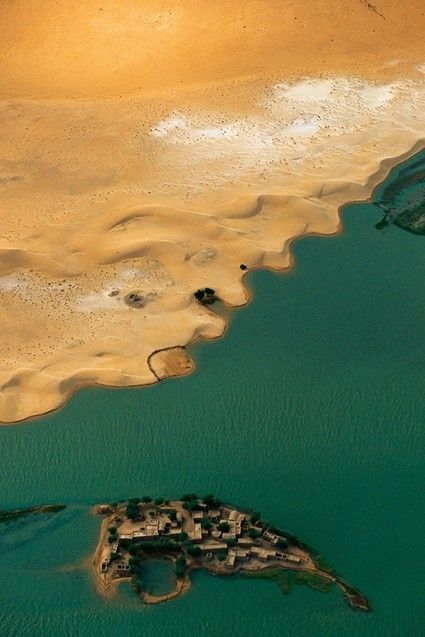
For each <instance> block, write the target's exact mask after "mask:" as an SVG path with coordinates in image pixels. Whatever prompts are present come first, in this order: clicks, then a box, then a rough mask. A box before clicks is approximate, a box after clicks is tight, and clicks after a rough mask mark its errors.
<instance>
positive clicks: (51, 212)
mask: <svg viewBox="0 0 425 637" xmlns="http://www.w3.org/2000/svg"><path fill="white" fill-rule="evenodd" d="M424 14H425V9H424V7H423V2H421V1H420V0H412V1H406V2H404V3H401V2H399V1H397V2H396V1H395V0H385V2H383V0H379V1H378V0H376V2H375V4H371V3H369V2H365V1H363V0H358V1H356V0H333V1H332V2H329V1H328V2H324V1H323V0H318V2H316V3H314V6H312V3H311V2H308V1H306V0H297V1H295V0H293V1H287V2H285V1H283V0H281V1H279V2H278V1H273V0H270V1H267V0H262V1H258V0H257V1H255V0H240V1H236V0H222V1H221V2H218V3H217V2H211V1H209V0H203V1H202V2H200V1H199V2H198V1H196V0H191V2H189V1H186V0H175V1H174V2H171V1H170V0H168V1H160V0H156V1H155V2H153V1H151V0H132V1H131V2H130V1H127V0H121V1H120V2H112V1H109V0H108V1H107V2H103V1H101V2H97V3H95V2H94V1H93V0H82V1H81V2H80V3H77V4H75V3H73V2H70V1H68V0H62V1H61V2H53V1H51V0H38V1H37V2H35V0H27V1H26V2H23V1H21V0H15V1H13V2H8V3H2V6H1V8H0V66H1V73H0V110H1V115H0V128H1V135H0V212H1V227H0V300H1V303H0V320H1V324H2V333H1V349H0V386H1V391H0V421H1V422H4V423H11V422H16V421H20V420H24V419H27V418H30V417H33V416H36V415H39V414H43V413H46V412H48V411H51V410H53V409H56V408H58V407H60V406H61V405H63V403H64V402H65V401H66V399H67V398H68V397H69V396H70V395H71V394H72V393H73V392H74V391H75V390H76V389H77V388H78V387H79V386H82V385H96V384H97V385H109V386H134V385H144V384H150V383H154V382H158V380H160V379H163V378H166V377H168V376H175V375H180V374H184V373H189V372H190V371H191V370H192V369H193V363H192V361H191V360H190V358H189V357H188V355H187V353H186V351H185V349H184V348H185V346H186V345H187V344H189V343H192V342H193V341H195V340H197V339H201V338H217V337H219V336H221V335H222V333H223V331H224V329H225V320H224V318H223V317H222V316H220V315H219V314H217V313H215V312H214V306H212V307H204V306H202V305H201V304H200V303H198V302H197V301H196V299H195V298H194V296H193V294H194V292H195V291H196V290H197V289H199V288H204V287H206V286H208V287H211V288H213V289H214V290H215V291H216V294H217V295H218V297H219V298H220V299H221V300H222V302H223V303H225V304H226V305H228V306H230V307H236V306H240V305H243V304H244V303H246V302H247V301H248V300H249V291H248V290H247V289H246V287H245V286H244V285H243V282H242V277H243V274H244V272H243V271H242V270H241V269H240V265H241V264H245V265H247V266H248V271H249V270H251V269H255V268H263V267H266V268H274V269H284V268H287V267H289V266H290V264H291V252H290V244H291V242H292V241H293V240H294V239H295V238H297V237H300V236H302V235H306V234H311V233H320V234H332V233H335V232H337V231H339V228H340V222H339V214H338V209H339V207H340V206H341V205H342V204H344V203H346V202H347V201H351V200H357V199H365V198H367V197H369V196H370V194H371V191H372V189H373V187H374V185H375V184H376V183H377V182H378V181H379V180H381V179H382V178H383V177H384V176H385V174H386V173H387V171H388V170H389V168H390V167H391V166H392V165H394V164H395V163H397V161H399V160H400V158H401V157H402V156H407V155H408V154H409V153H412V152H414V150H415V149H419V148H420V147H421V146H422V145H423V144H422V140H423V139H424V138H425V43H424V39H423V33H424V28H425V17H424ZM359 258H361V255H359ZM131 294H133V295H136V296H137V299H138V302H137V304H134V303H131V302H129V296H128V295H131ZM130 298H131V297H130ZM133 298H134V296H133Z"/></svg>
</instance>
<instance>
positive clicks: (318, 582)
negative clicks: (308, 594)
mask: <svg viewBox="0 0 425 637" xmlns="http://www.w3.org/2000/svg"><path fill="white" fill-rule="evenodd" d="M294 580H295V583H296V584H303V585H305V586H308V587H309V588H312V589H313V590H315V591H320V592H321V593H328V592H329V591H330V590H332V587H333V585H334V582H333V581H332V580H331V579H328V578H327V577H323V575H319V573H312V572H311V571H297V573H295V577H294Z"/></svg>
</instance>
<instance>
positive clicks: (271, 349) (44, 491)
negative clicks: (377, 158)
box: [0, 154, 425, 637]
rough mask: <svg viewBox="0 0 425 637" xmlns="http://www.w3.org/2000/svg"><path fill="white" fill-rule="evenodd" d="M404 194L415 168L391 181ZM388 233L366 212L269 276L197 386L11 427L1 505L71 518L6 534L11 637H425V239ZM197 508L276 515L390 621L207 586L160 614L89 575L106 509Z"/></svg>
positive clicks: (110, 399) (350, 215) (257, 285)
mask: <svg viewBox="0 0 425 637" xmlns="http://www.w3.org/2000/svg"><path fill="white" fill-rule="evenodd" d="M419 159H420V160H421V161H422V160H423V162H425V154H422V155H421V156H419ZM414 161H416V162H417V161H418V157H416V159H415V160H411V162H410V163H409V162H407V163H406V164H405V165H404V166H403V167H402V169H401V170H402V171H406V170H409V166H412V165H413V162H414ZM423 165H424V164H422V167H423ZM401 176H402V175H401ZM397 179H398V180H400V183H401V182H402V181H403V180H402V179H401V178H400V169H399V171H398V172H396V173H394V174H393V175H392V176H391V177H390V178H389V180H388V181H387V184H388V183H394V182H395V181H396V180H397ZM381 216H382V210H380V209H378V208H377V207H374V206H372V205H370V204H357V205H350V206H347V207H346V209H345V211H344V219H343V221H344V233H343V234H342V235H340V236H338V237H331V238H330V237H329V238H318V237H317V238H316V237H315V238H309V239H306V240H302V241H300V242H298V243H296V245H295V257H296V264H295V267H294V269H293V270H292V271H291V272H290V273H287V274H284V275H273V274H271V273H268V272H255V273H253V274H251V275H249V277H248V279H247V282H248V284H249V285H250V287H251V288H252V289H253V292H254V301H253V303H252V304H250V306H249V307H247V308H244V309H242V310H240V311H238V312H236V313H235V314H234V315H233V318H232V321H231V324H230V326H229V330H228V333H227V334H226V336H225V338H224V339H222V340H220V341H218V342H215V343H208V344H204V345H198V346H196V347H195V348H194V354H195V358H196V361H197V365H198V369H197V372H196V373H195V374H193V375H192V376H190V377H187V378H184V379H177V380H170V381H167V382H164V383H161V384H159V385H158V386H155V387H151V388H145V389H134V390H128V389H126V390H106V389H104V390H102V389H86V390H83V391H80V392H79V393H78V394H77V395H76V396H75V397H74V398H73V399H72V400H71V401H70V403H69V404H68V405H67V406H66V407H65V408H64V409H62V410H61V411H59V412H58V413H57V414H55V415H52V416H50V417H47V418H43V419H40V420H36V421H33V422H30V423H27V424H24V425H19V426H13V427H6V428H1V429H0V467H1V471H0V493H1V508H8V507H10V508H13V507H18V506H24V505H28V504H31V505H32V504H36V503H43V502H58V503H62V502H64V503H67V504H69V505H70V507H69V508H68V509H67V510H65V511H64V512H63V513H60V514H58V515H56V516H51V517H47V518H41V517H40V518H32V519H27V520H21V521H19V522H17V523H15V524H14V525H9V526H7V527H4V526H2V527H1V528H0V542H1V543H0V579H1V593H0V634H1V635H19V636H20V635H35V634H41V635H48V636H56V635H83V636H85V635H108V636H109V635H111V636H115V635H120V636H121V635H144V634H146V633H154V634H155V635H156V636H157V637H162V636H164V637H165V636H166V637H168V636H169V635H172V634H175V633H176V631H179V632H181V633H183V634H192V633H193V634H195V633H196V634H200V635H205V636H208V637H209V636H210V635H214V636H216V635H221V636H223V637H227V636H239V635H240V636H242V635H246V634H250V635H255V636H257V635H259V636H260V635H261V636H263V635H270V636H273V637H274V636H281V635H288V636H290V637H292V636H295V635H296V636H297V637H299V636H300V635H302V636H304V635H305V636H308V637H310V636H322V635H323V636H328V635H329V636H335V637H336V636H337V637H346V636H347V637H348V636H350V637H351V636H357V635H358V636H385V637H386V636H401V635H403V636H404V635H406V636H416V635H422V634H424V630H425V626H424V618H423V611H424V603H423V600H424V594H425V575H424V570H423V568H421V556H422V555H423V545H424V538H425V520H424V516H423V511H424V510H425V506H424V505H425V502H424V500H425V497H424V489H423V484H424V479H425V468H424V462H423V448H424V442H425V433H424V427H423V424H424V414H425V394H424V391H423V379H424V372H425V355H424V354H425V352H424V325H425V286H424V280H425V250H424V240H423V238H422V237H419V236H415V235H412V234H410V233H407V232H404V231H402V230H400V229H398V228H395V227H390V228H388V229H387V230H386V231H385V232H383V233H382V232H378V231H377V230H375V229H374V224H375V223H376V222H377V221H378V220H379V219H380V218H381ZM187 491H199V492H200V493H204V492H209V491H213V492H214V493H216V494H217V495H219V496H220V497H222V498H223V499H225V500H228V501H230V502H234V503H235V504H237V505H240V506H241V507H245V506H247V507H249V506H251V507H253V508H258V509H260V510H261V512H262V514H263V516H264V517H265V518H267V519H269V520H270V521H271V522H273V523H274V524H275V525H276V526H280V527H284V528H287V529H289V530H291V531H292V532H294V533H295V534H297V535H298V536H299V537H300V538H301V539H303V540H305V541H306V542H308V543H309V544H311V545H313V546H315V547H317V548H318V549H319V550H320V551H321V552H322V553H323V555H324V556H325V557H326V558H327V560H328V561H329V562H330V563H331V564H332V565H333V566H334V567H335V568H336V569H337V570H338V571H339V572H340V573H342V574H343V576H344V577H345V578H346V579H347V580H348V581H350V582H351V583H353V584H354V585H355V586H357V587H359V588H360V589H361V590H362V591H363V592H364V593H365V594H366V595H367V596H368V597H369V598H370V600H371V602H372V604H373V612H372V613H370V614H362V613H358V612H357V613H356V612H353V611H351V610H350V609H349V608H348V607H346V606H345V605H344V603H343V602H342V600H341V598H340V596H339V594H338V593H337V592H336V591H335V592H332V593H329V594H322V593H318V592H315V591H311V590H309V589H306V588H304V587H297V588H295V589H294V591H293V592H292V593H291V594H290V595H289V596H284V595H282V594H281V593H280V591H279V589H278V588H277V586H276V585H274V584H273V583H269V582H259V581H255V580H244V579H240V578H238V579H226V580H223V579H219V578H217V577H213V576H210V575H207V574H204V573H196V574H195V575H194V577H193V582H194V586H193V587H192V589H191V590H190V591H189V593H188V594H187V595H186V596H184V597H182V598H180V599H178V600H176V601H174V602H170V603H168V604H164V605H159V606H155V607H145V606H143V605H141V604H140V603H139V602H138V600H137V599H136V598H135V597H134V596H133V594H132V592H131V590H130V588H129V586H128V585H126V584H125V585H122V586H121V587H120V593H119V595H118V596H116V597H115V598H114V599H112V600H106V601H105V600H103V599H101V598H99V597H98V595H97V594H96V592H95V590H94V588H93V586H92V582H91V578H90V572H89V571H87V570H84V569H83V568H81V567H78V565H81V564H82V562H83V560H84V559H85V558H87V557H88V556H90V554H91V551H92V550H93V548H94V546H95V544H96V539H97V532H98V528H99V520H98V519H97V518H95V517H93V516H91V515H89V513H88V505H91V504H93V503H98V502H103V501H113V500H117V499H119V498H127V497H131V496H135V495H140V496H142V495H144V494H150V495H152V496H158V497H159V496H165V497H170V496H174V495H176V496H178V495H181V494H182V493H183V492H187ZM15 530H16V533H15Z"/></svg>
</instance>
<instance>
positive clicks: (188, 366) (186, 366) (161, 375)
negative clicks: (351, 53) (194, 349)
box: [0, 140, 425, 425]
mask: <svg viewBox="0 0 425 637" xmlns="http://www.w3.org/2000/svg"><path fill="white" fill-rule="evenodd" d="M423 148H425V141H424V140H418V141H417V143H415V144H414V146H413V147H412V148H411V149H410V150H409V151H407V152H405V153H403V154H401V155H399V156H397V157H389V158H386V159H383V160H382V161H381V165H380V168H379V169H378V170H377V171H376V172H375V173H373V174H372V175H371V176H370V178H369V180H368V182H367V184H366V185H365V186H361V187H359V188H358V191H357V193H356V195H355V196H354V197H353V198H352V199H349V200H347V201H345V202H344V203H341V205H340V206H339V208H338V211H339V212H340V210H341V208H343V207H345V206H346V205H348V204H350V203H353V202H357V201H367V200H369V199H370V198H371V196H372V193H373V191H374V190H375V188H376V187H377V186H378V185H379V184H380V183H381V182H382V181H383V180H384V179H385V178H386V177H387V175H388V173H389V172H390V171H391V170H392V168H394V167H395V166H397V165H398V164H400V163H401V162H403V161H405V160H407V159H408V158H410V157H412V156H413V155H415V154H416V153H418V152H419V151H420V150H422V149H423ZM342 231H343V226H342V224H341V222H340V219H338V226H337V227H336V229H335V231H334V232H327V233H326V234H325V233H320V232H311V233H306V234H301V235H299V236H295V237H293V238H291V240H290V241H289V242H288V244H287V245H288V248H289V252H288V254H289V258H290V261H289V264H288V265H287V266H284V267H281V268H278V267H272V266H259V267H254V268H250V270H249V271H247V272H241V275H240V280H241V282H243V279H244V278H245V276H246V275H247V274H249V273H250V272H252V271H254V270H257V269H269V270H274V271H276V272H283V271H285V270H288V269H289V268H291V267H292V266H293V263H294V260H293V253H292V251H291V250H290V247H291V246H292V245H293V243H295V242H296V241H298V240H300V239H303V238H306V237H308V236H321V237H325V236H333V235H335V234H339V233H340V232H342ZM243 286H244V292H245V295H246V300H245V301H244V302H243V303H241V304H239V305H237V306H232V305H230V304H227V305H228V307H229V308H234V309H236V308H238V307H242V306H243V305H245V304H248V303H249V302H250V301H251V300H252V297H251V291H250V288H249V286H247V285H245V284H243ZM208 311H210V312H212V311H213V310H208ZM226 329H227V323H224V324H223V331H222V332H221V333H219V334H217V335H215V336H211V337H209V338H208V337H206V336H202V337H198V338H195V339H193V340H190V341H188V342H187V343H185V344H184V345H174V346H173V345H172V346H169V347H166V348H164V349H159V350H156V351H154V352H152V354H150V355H149V356H148V365H149V366H150V368H151V369H152V359H153V358H154V357H156V356H158V355H160V354H162V353H167V352H169V351H170V350H171V351H175V352H177V353H178V352H181V357H182V359H183V364H182V369H181V371H180V372H179V371H177V370H176V366H175V365H173V364H171V365H170V368H169V369H168V370H167V369H166V364H165V366H164V364H162V365H161V370H160V371H158V373H157V372H156V371H155V370H154V369H152V372H153V373H154V375H155V377H156V378H155V379H153V380H152V382H150V383H147V382H145V383H141V384H134V385H125V386H129V387H141V386H146V385H149V384H154V383H155V382H157V381H159V380H163V379H167V378H173V377H176V376H180V375H186V374H189V373H192V372H193V371H195V369H196V365H195V363H194V361H193V359H191V358H190V356H189V355H188V354H187V352H186V349H185V348H186V347H187V346H189V345H192V344H194V343H195V342H198V341H202V340H203V341H206V340H216V339H219V338H222V337H223V336H224V335H225V332H226ZM123 386H124V385H119V384H115V383H111V384H108V383H102V382H92V383H90V382H81V383H75V385H74V386H73V387H72V388H71V389H69V391H68V392H67V393H66V394H64V395H63V397H62V401H61V402H60V404H58V405H57V406H55V407H54V408H53V409H50V410H46V411H44V412H41V413H35V414H31V415H29V416H27V417H24V418H22V419H17V420H12V421H11V422H1V423H0V424H3V425H8V424H14V423H16V422H26V421H28V420H33V419H35V418H37V417H44V416H45V415H46V414H49V413H53V412H55V411H58V410H59V409H61V408H62V407H63V406H64V405H65V404H66V403H67V402H68V400H70V399H71V398H72V396H73V395H74V394H75V393H76V392H77V391H78V390H79V389H82V388H84V387H107V388H109V389H121V388H122V387H123Z"/></svg>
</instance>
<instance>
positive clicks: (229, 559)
mask: <svg viewBox="0 0 425 637" xmlns="http://www.w3.org/2000/svg"><path fill="white" fill-rule="evenodd" d="M96 513H98V514H100V515H103V516H104V517H105V519H104V520H103V522H102V526H101V532H100V539H99V542H98V545H97V548H96V552H95V555H94V559H93V567H94V576H95V581H96V584H97V588H98V589H99V591H100V592H101V593H103V594H106V593H107V592H110V591H111V589H112V587H113V585H114V584H116V583H119V582H120V581H122V580H129V581H130V582H131V583H132V586H133V589H134V591H135V593H136V594H137V595H138V596H139V597H140V598H141V600H142V601H143V602H144V603H146V604H157V603H159V602H163V601H167V600H170V599H173V598H175V597H178V596H179V595H182V594H183V593H184V592H185V591H187V590H188V589H189V588H190V586H191V581H190V577H189V574H190V571H192V570H194V569H204V570H206V571H208V572H210V573H213V574H215V575H221V576H230V575H236V574H239V575H244V576H246V577H255V578H262V579H269V580H273V581H275V582H276V583H277V584H279V585H280V587H281V589H282V590H283V592H285V593H288V592H289V591H290V587H291V583H292V581H293V582H295V583H297V584H306V585H308V586H310V587H312V588H314V589H316V590H321V591H328V590H330V589H331V588H332V587H333V586H334V585H336V586H338V588H339V589H340V590H341V591H342V593H343V596H344V599H345V600H346V602H347V603H348V604H349V605H350V606H351V607H352V608H355V609H359V610H362V611H369V610H371V606H370V603H369V601H368V599H367V598H366V597H365V596H364V595H363V594H362V593H360V591H358V590H357V589H356V588H354V587H353V586H351V585H349V584H347V582H345V581H344V580H343V579H341V578H340V577H339V576H338V575H337V574H336V573H335V572H334V571H333V569H331V568H330V567H329V566H328V565H327V564H326V563H325V562H324V560H323V559H322V558H321V557H320V556H319V555H317V554H316V553H315V551H313V549H310V548H309V547H307V546H306V545H304V544H303V543H302V542H300V541H299V540H298V539H297V538H296V537H294V536H293V535H291V534H290V533H288V532H285V531H282V530H280V529H278V528H276V527H274V526H272V525H270V524H269V523H267V522H266V521H264V520H263V519H262V518H261V515H260V513H259V512H257V511H243V510H239V509H237V508H235V507H233V506H230V505H227V504H224V503H222V502H221V501H220V500H219V499H218V498H216V497H215V496H214V495H212V494H208V495H206V496H204V497H203V498H199V497H198V496H197V495H195V494H193V493H190V494H186V495H184V496H182V498H181V499H179V500H172V501H168V500H163V499H162V498H157V499H155V500H153V499H152V498H150V497H148V496H145V497H143V498H141V499H139V498H132V499H130V500H128V501H125V502H120V503H115V504H111V505H99V506H98V507H96ZM153 559H155V560H157V559H166V560H171V561H172V563H173V564H174V573H175V581H176V585H175V588H174V589H173V590H172V591H171V592H169V593H166V594H164V595H153V594H152V593H151V592H149V591H147V590H143V586H142V584H141V579H140V575H141V573H142V571H143V563H144V562H145V563H146V561H147V560H153Z"/></svg>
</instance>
